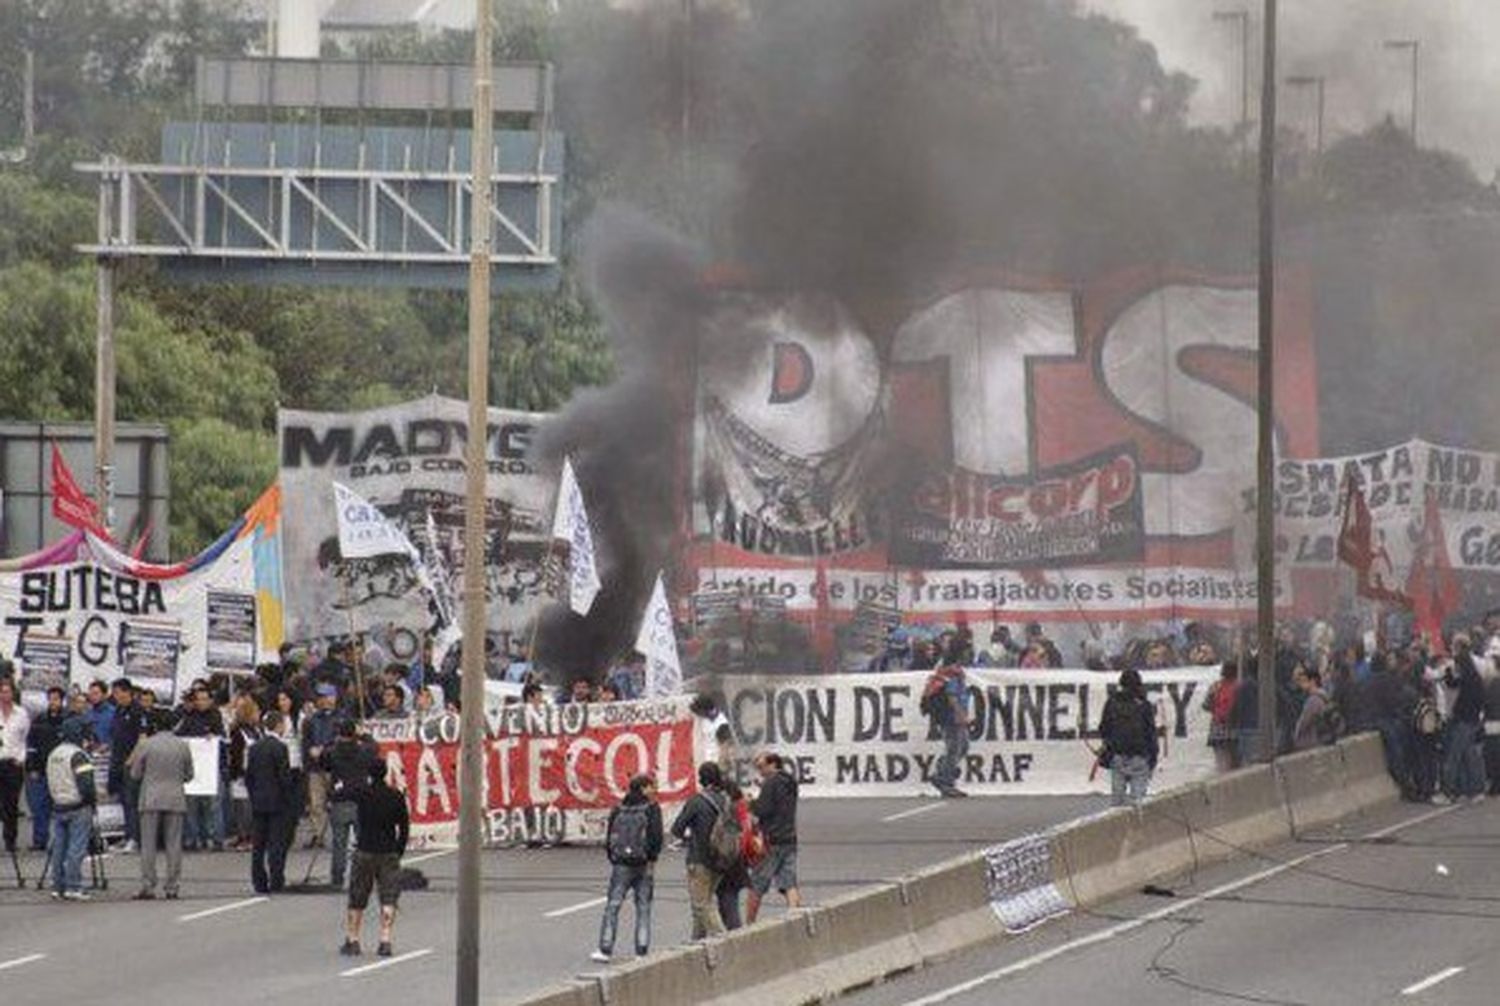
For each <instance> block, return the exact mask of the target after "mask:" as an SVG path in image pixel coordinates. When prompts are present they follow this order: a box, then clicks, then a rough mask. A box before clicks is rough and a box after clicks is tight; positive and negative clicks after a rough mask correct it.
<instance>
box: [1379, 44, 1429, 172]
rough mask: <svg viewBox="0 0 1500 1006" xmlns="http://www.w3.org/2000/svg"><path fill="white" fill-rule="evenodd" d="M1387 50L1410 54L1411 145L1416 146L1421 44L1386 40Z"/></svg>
mask: <svg viewBox="0 0 1500 1006" xmlns="http://www.w3.org/2000/svg"><path fill="white" fill-rule="evenodd" d="M1385 47H1386V48H1387V49H1390V50H1393V51H1396V52H1406V51H1410V52H1411V143H1412V146H1416V145H1417V79H1418V64H1419V60H1420V58H1421V54H1422V43H1421V42H1420V41H1418V40H1417V39H1414V38H1393V39H1387V40H1386V43H1385Z"/></svg>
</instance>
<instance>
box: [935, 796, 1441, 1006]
mask: <svg viewBox="0 0 1500 1006" xmlns="http://www.w3.org/2000/svg"><path fill="white" fill-rule="evenodd" d="M1457 809H1458V804H1450V805H1448V806H1446V807H1438V808H1436V809H1435V810H1431V811H1428V812H1427V813H1425V814H1419V815H1417V816H1416V817H1414V818H1412V819H1411V820H1409V821H1398V822H1396V823H1395V824H1393V825H1390V826H1389V827H1386V828H1381V829H1380V830H1379V831H1373V832H1371V833H1370V834H1368V835H1366V836H1364V839H1365V840H1366V841H1369V840H1371V839H1377V838H1384V837H1386V836H1387V835H1393V834H1395V833H1396V832H1398V831H1404V830H1405V829H1407V828H1413V827H1415V826H1417V825H1419V824H1423V823H1425V822H1427V821H1430V820H1432V819H1433V818H1435V817H1441V816H1442V815H1444V814H1447V813H1449V812H1450V811H1453V810H1457ZM1349 847H1350V845H1349V843H1348V842H1339V843H1338V844H1336V845H1327V846H1324V847H1323V848H1321V849H1315V850H1313V851H1312V852H1309V853H1306V854H1305V855H1301V856H1298V857H1297V858H1295V859H1289V860H1287V861H1286V862H1284V863H1278V864H1277V865H1275V866H1271V867H1267V868H1266V869H1264V870H1260V871H1258V872H1256V873H1252V874H1250V875H1249V876H1248V877H1241V878H1240V879H1239V880H1233V881H1230V882H1229V883H1226V884H1220V885H1219V886H1218V887H1215V888H1213V889H1212V890H1208V891H1204V892H1203V893H1202V894H1198V895H1194V896H1193V897H1191V898H1184V899H1183V900H1181V901H1174V902H1173V903H1172V904H1170V905H1167V906H1166V907H1164V908H1158V909H1157V910H1156V911H1154V912H1147V913H1146V914H1145V915H1142V916H1139V917H1137V918H1134V919H1127V920H1125V921H1124V922H1119V923H1116V924H1115V925H1113V926H1109V927H1107V928H1105V929H1101V930H1099V931H1098V932H1095V933H1089V934H1088V935H1087V936H1080V937H1078V938H1077V939H1074V940H1069V941H1068V942H1067V943H1062V944H1059V945H1058V946H1055V947H1053V948H1051V949H1050V950H1043V951H1042V952H1041V953H1038V954H1033V955H1032V956H1030V957H1025V958H1022V959H1021V960H1019V961H1016V962H1015V963H1014V964H1008V965H1006V966H1005V967H1003V968H996V969H995V970H993V971H989V972H986V973H985V974H982V975H979V976H978V977H976V978H970V979H969V980H968V981H964V982H959V983H958V984H957V985H950V986H949V987H948V988H945V989H941V990H939V991H937V992H933V993H932V994H930V995H926V996H923V997H922V998H920V999H913V1000H911V1001H909V1002H908V1003H906V1006H937V1004H938V1003H944V1002H947V1001H948V1000H949V999H952V998H954V997H955V996H961V995H964V994H966V993H969V992H973V991H974V990H975V989H978V988H983V987H984V986H986V985H989V984H990V983H992V982H997V981H999V980H1000V979H1002V978H1009V977H1010V976H1011V975H1017V974H1020V973H1021V972H1023V971H1030V970H1031V969H1032V968H1035V967H1037V966H1039V965H1042V964H1046V963H1047V962H1048V961H1051V960H1054V959H1056V958H1058V957H1061V956H1063V955H1064V954H1070V953H1072V952H1073V951H1075V950H1082V949H1083V948H1085V947H1091V946H1093V945H1094V944H1096V943H1107V942H1109V941H1110V940H1112V939H1114V938H1115V937H1117V936H1124V935H1125V934H1126V933H1132V932H1134V931H1135V930H1137V929H1142V928H1144V927H1146V926H1149V925H1150V924H1151V923H1153V922H1160V921H1161V920H1162V919H1167V918H1171V917H1172V916H1173V915H1176V914H1178V913H1179V912H1185V911H1187V910H1188V909H1189V908H1194V907H1196V906H1198V905H1201V904H1203V903H1204V902H1205V901H1211V900H1213V899H1215V898H1222V897H1223V896H1224V895H1226V894H1233V893H1234V892H1235V891H1239V890H1242V889H1244V888H1246V887H1253V886H1254V885H1256V884H1259V883H1261V882H1262V881H1265V880H1270V879H1271V878H1272V877H1276V876H1279V875H1281V874H1283V873H1286V872H1287V871H1288V870H1295V869H1297V868H1298V867H1299V866H1302V865H1303V864H1304V863H1310V862H1312V861H1313V860H1315V859H1322V858H1323V857H1324V856H1331V855H1333V854H1334V853H1335V852H1343V851H1344V850H1345V849H1348V848H1349Z"/></svg>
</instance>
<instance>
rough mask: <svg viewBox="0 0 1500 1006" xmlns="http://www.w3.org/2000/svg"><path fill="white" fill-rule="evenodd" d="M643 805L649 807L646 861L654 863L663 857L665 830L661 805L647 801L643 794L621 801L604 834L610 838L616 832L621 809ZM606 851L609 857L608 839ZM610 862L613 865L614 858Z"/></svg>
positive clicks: (605, 845)
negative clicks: (616, 823) (611, 833)
mask: <svg viewBox="0 0 1500 1006" xmlns="http://www.w3.org/2000/svg"><path fill="white" fill-rule="evenodd" d="M642 804H646V805H647V807H648V809H647V811H646V859H647V861H648V862H652V863H654V862H656V860H657V857H659V856H660V855H661V850H662V847H663V846H664V845H665V844H666V836H665V828H664V826H663V824H662V818H661V807H660V805H658V804H655V803H652V802H651V801H650V800H647V799H646V798H645V796H643V795H642V794H640V793H626V794H625V799H623V800H621V801H620V805H619V806H618V807H616V808H615V809H614V810H612V811H610V812H609V823H608V824H607V825H605V828H604V834H605V835H606V836H608V835H609V833H610V832H612V831H614V830H615V818H617V817H619V816H620V808H621V807H639V806H640V805H642ZM604 851H605V854H606V855H609V840H608V838H607V837H606V839H605V842H604ZM609 861H610V862H611V863H613V862H614V861H615V858H614V856H609Z"/></svg>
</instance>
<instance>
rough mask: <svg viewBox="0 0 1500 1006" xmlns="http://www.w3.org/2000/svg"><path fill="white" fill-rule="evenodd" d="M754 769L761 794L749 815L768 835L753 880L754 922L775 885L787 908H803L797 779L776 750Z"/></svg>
mask: <svg viewBox="0 0 1500 1006" xmlns="http://www.w3.org/2000/svg"><path fill="white" fill-rule="evenodd" d="M755 770H756V771H757V772H759V773H760V794H759V795H758V796H756V798H755V802H754V803H752V804H751V805H750V812H751V813H752V814H754V815H755V820H756V821H757V822H758V823H759V825H760V829H761V832H762V833H763V834H764V835H765V855H764V856H763V857H761V860H760V862H759V863H758V864H757V866H756V869H755V872H754V873H753V874H751V877H750V881H751V886H750V903H749V906H748V907H749V913H748V919H749V921H750V922H752V923H753V922H754V921H755V920H756V918H757V917H759V915H760V903H761V900H762V899H764V898H765V896H766V895H767V894H768V893H770V890H771V888H772V887H773V886H774V887H775V888H776V889H777V890H778V891H780V892H781V894H782V896H783V897H785V898H786V904H787V907H788V908H801V907H802V892H801V891H800V890H799V889H798V887H797V779H796V777H795V776H793V775H792V774H791V773H790V772H788V771H786V763H785V761H784V760H783V759H782V757H781V756H780V755H779V754H776V753H775V752H774V751H766V752H763V753H762V754H761V756H760V757H759V758H757V759H755Z"/></svg>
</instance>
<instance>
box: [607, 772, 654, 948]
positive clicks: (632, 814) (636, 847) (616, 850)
mask: <svg viewBox="0 0 1500 1006" xmlns="http://www.w3.org/2000/svg"><path fill="white" fill-rule="evenodd" d="M662 844H663V834H662V820H661V807H660V806H659V805H658V804H657V802H656V780H655V779H653V778H651V777H650V776H649V775H638V776H636V777H635V778H634V779H632V780H630V789H629V791H628V792H626V794H625V799H624V800H622V801H621V802H620V805H619V806H618V807H616V808H615V809H614V810H612V811H610V812H609V823H608V825H606V826H605V829H604V851H605V854H606V855H608V856H609V864H610V871H609V897H608V898H607V900H606V902H605V905H604V918H603V919H602V920H601V921H600V923H599V949H598V950H596V951H594V953H593V954H592V955H591V956H592V957H593V959H594V960H596V961H598V962H599V963H601V964H608V963H609V961H610V957H611V955H612V954H613V953H614V949H615V928H616V926H617V925H618V924H619V920H620V906H621V905H623V904H624V903H625V895H627V894H630V893H631V892H634V894H635V955H636V956H637V957H645V956H646V954H647V953H648V952H650V949H651V901H652V898H653V896H654V894H655V890H656V860H657V858H658V857H659V856H660V855H661V849H662Z"/></svg>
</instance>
